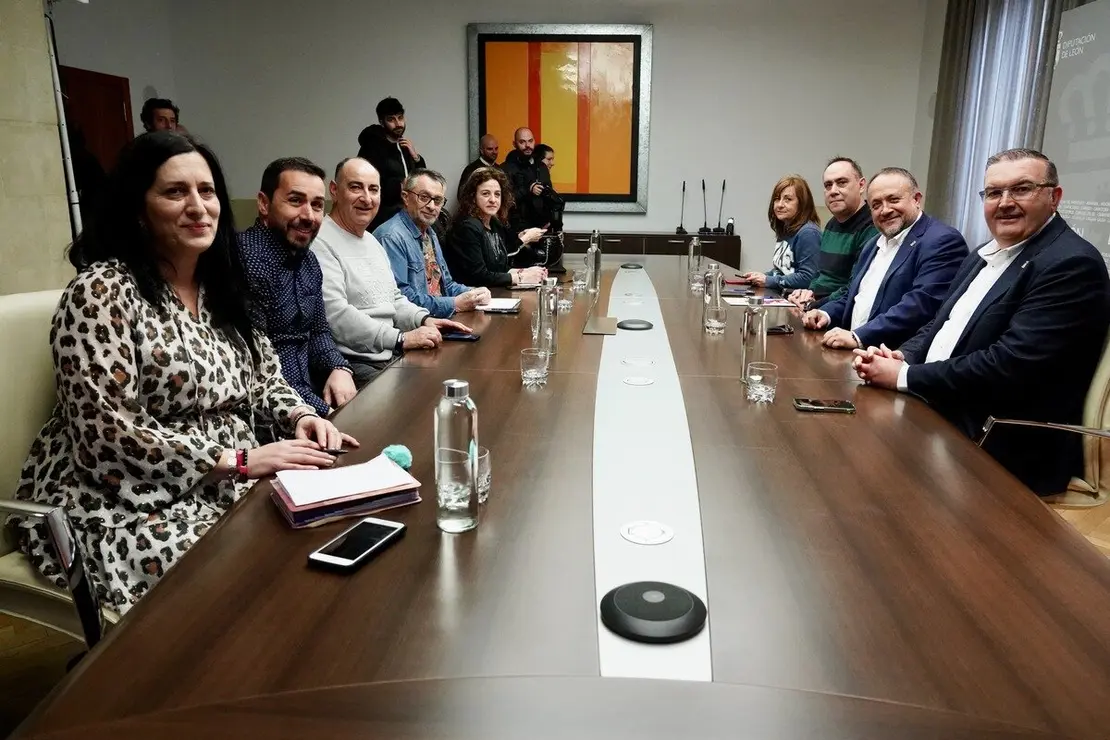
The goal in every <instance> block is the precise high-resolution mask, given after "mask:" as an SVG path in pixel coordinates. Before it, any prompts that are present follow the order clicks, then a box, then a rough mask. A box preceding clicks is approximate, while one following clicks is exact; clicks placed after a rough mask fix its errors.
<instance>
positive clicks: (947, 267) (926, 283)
mask: <svg viewBox="0 0 1110 740" xmlns="http://www.w3.org/2000/svg"><path fill="white" fill-rule="evenodd" d="M867 206H868V207H869V208H870V209H871V218H872V220H873V221H874V222H875V225H876V226H877V227H878V228H879V232H880V233H879V235H878V236H877V237H875V238H874V239H872V240H870V241H869V242H867V244H866V245H864V248H863V251H862V252H860V256H859V259H858V260H857V261H856V265H855V267H854V268H853V270H852V280H851V282H849V283H848V291H847V292H846V293H844V294H843V295H841V296H840V297H838V298H834V299H833V300H831V301H829V302H828V303H826V304H825V305H824V306H822V307H821V308H819V309H814V310H812V311H809V312H807V313H806V314H805V316H804V317H803V318H802V323H803V324H804V325H805V327H806V328H807V329H825V328H828V329H829V330H828V331H827V332H825V336H824V338H823V339H822V343H823V344H824V345H825V346H826V347H830V348H832V349H856V348H857V347H867V346H870V345H876V346H878V345H880V344H886V345H888V346H891V347H898V346H899V345H900V344H902V342H904V341H906V340H907V339H909V338H910V337H912V336H913V335H914V334H916V333H917V331H918V330H919V329H920V328H921V327H923V326H925V324H927V323H929V322H930V321H932V320H933V317H934V316H935V315H936V313H937V309H938V308H940V304H941V303H942V302H943V301H944V298H945V296H947V295H948V289H949V287H950V285H951V283H952V278H953V277H955V275H956V270H958V269H959V268H960V263H961V262H963V261H964V259H965V258H966V257H967V242H965V241H964V238H963V236H961V235H960V232H958V231H956V230H955V229H953V228H952V227H951V226H948V225H946V224H943V223H941V222H940V221H937V220H936V219H934V218H931V217H930V216H928V215H926V214H925V213H923V212H922V211H921V191H920V190H919V189H918V187H917V179H916V178H915V177H914V176H913V175H912V174H911V173H910V172H909V171H908V170H904V169H902V168H901V167H887V168H885V169H882V170H879V172H878V173H876V174H875V175H874V176H873V177H872V178H871V181H870V183H869V184H868V186H867Z"/></svg>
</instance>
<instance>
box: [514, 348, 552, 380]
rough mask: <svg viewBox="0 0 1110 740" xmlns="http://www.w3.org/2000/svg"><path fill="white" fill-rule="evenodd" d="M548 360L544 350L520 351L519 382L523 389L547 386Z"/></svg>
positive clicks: (530, 349) (548, 356)
mask: <svg viewBox="0 0 1110 740" xmlns="http://www.w3.org/2000/svg"><path fill="white" fill-rule="evenodd" d="M549 358H550V355H549V354H548V353H547V351H546V350H542V349H536V348H534V347H531V348H529V349H522V350H521V351H520V380H521V382H523V383H524V387H525V388H542V387H543V386H545V385H547V363H548V359H549Z"/></svg>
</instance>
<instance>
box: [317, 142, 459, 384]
mask: <svg viewBox="0 0 1110 740" xmlns="http://www.w3.org/2000/svg"><path fill="white" fill-rule="evenodd" d="M330 191H331V199H332V204H333V205H332V210H331V215H329V216H327V217H326V218H325V219H324V223H323V225H322V226H321V227H320V233H319V234H318V235H317V236H316V240H315V241H314V242H313V243H312V252H313V253H314V254H315V255H316V259H317V261H319V263H320V269H321V270H322V271H323V274H324V283H323V289H324V308H325V310H326V311H327V314H328V322H329V323H330V324H331V331H332V335H333V336H334V337H335V343H336V345H337V346H338V347H339V351H340V352H342V353H343V356H344V357H346V358H347V359H348V361H350V363H351V369H352V370H353V371H354V375H355V384H356V385H357V386H359V387H360V388H361V387H362V386H363V385H365V384H366V383H368V382H369V381H370V380H372V379H373V378H374V377H375V376H376V375H378V373H380V372H381V371H382V370H384V369H385V368H386V366H388V365H389V363H390V362H392V361H393V358H394V356H396V355H399V354H400V353H402V352H404V351H406V350H415V349H434V348H436V347H438V346H439V345H440V342H442V341H443V336H442V335H441V334H440V329H444V330H451V331H461V332H466V333H469V332H470V328H469V327H467V326H464V325H463V324H460V323H458V322H457V321H450V320H448V319H435V318H432V317H431V316H430V315H429V314H428V312H427V311H426V310H425V309H423V308H420V307H419V306H416V305H414V304H412V303H410V302H409V300H408V299H407V298H405V296H404V295H402V294H401V291H400V290H398V289H397V283H396V282H395V281H394V279H393V270H392V269H391V268H390V265H389V257H388V256H387V255H386V253H385V249H384V248H383V247H382V245H381V244H380V243H379V242H378V240H377V239H375V238H374V235H373V234H371V233H370V232H368V231H367V228H368V227H369V226H370V222H371V221H373V220H374V216H375V214H377V212H378V206H379V204H380V203H381V180H380V177H379V175H378V171H377V170H375V169H374V167H373V166H372V165H371V164H370V163H369V162H367V161H366V160H365V159H361V158H359V157H352V158H350V159H345V160H343V161H342V162H340V163H339V165H338V166H337V167H336V168H335V179H334V180H333V181H332V183H331V186H330Z"/></svg>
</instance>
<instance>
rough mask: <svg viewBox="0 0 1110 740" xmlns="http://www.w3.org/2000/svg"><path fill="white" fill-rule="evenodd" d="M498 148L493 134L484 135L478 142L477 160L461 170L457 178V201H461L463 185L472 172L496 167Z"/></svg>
mask: <svg viewBox="0 0 1110 740" xmlns="http://www.w3.org/2000/svg"><path fill="white" fill-rule="evenodd" d="M499 151H500V148H499V147H498V145H497V139H496V138H494V136H493V134H486V135H485V136H483V137H482V138H481V140H480V141H479V142H478V158H477V159H475V160H474V161H473V162H471V163H470V164H468V165H467V166H466V167H465V168H463V171H462V175H460V176H459V187H458V188H457V189H456V194H457V195H458V197H459V199H460V200H461V199H462V189H463V185H466V181H467V180H469V179H470V175H471V174H472V173H473V172H474V170H476V169H479V168H481V167H498V165H497V153H498V152H499ZM498 169H500V167H498Z"/></svg>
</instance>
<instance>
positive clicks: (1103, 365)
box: [1068, 340, 1110, 498]
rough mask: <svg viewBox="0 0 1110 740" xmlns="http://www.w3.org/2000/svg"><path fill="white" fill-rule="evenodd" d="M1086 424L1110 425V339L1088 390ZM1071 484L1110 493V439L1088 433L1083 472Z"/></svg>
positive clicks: (1102, 495) (1092, 491)
mask: <svg viewBox="0 0 1110 740" xmlns="http://www.w3.org/2000/svg"><path fill="white" fill-rule="evenodd" d="M1083 426H1085V427H1091V428H1094V429H1110V340H1108V341H1107V343H1106V344H1105V345H1104V346H1103V348H1102V359H1101V360H1099V363H1098V367H1097V368H1096V369H1095V377H1094V378H1093V379H1092V380H1091V387H1090V389H1089V390H1088V391H1087V401H1086V403H1085V404H1084V406H1083ZM1103 473H1106V475H1103ZM1068 488H1069V489H1070V490H1072V491H1079V492H1082V493H1087V494H1094V495H1098V496H1099V497H1100V498H1105V497H1106V496H1108V495H1110V440H1105V439H1100V438H1098V437H1091V436H1086V435H1084V437H1083V476H1082V477H1081V478H1073V479H1072V482H1071V485H1070V486H1068Z"/></svg>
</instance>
